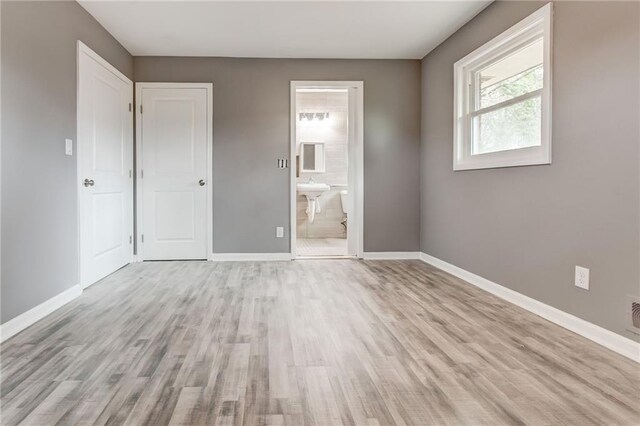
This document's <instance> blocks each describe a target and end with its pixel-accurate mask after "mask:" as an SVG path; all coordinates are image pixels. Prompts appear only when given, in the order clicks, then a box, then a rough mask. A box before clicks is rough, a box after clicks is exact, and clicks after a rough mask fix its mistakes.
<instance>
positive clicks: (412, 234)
mask: <svg viewBox="0 0 640 426" xmlns="http://www.w3.org/2000/svg"><path fill="white" fill-rule="evenodd" d="M134 69H135V71H134V75H135V81H138V82H145V81H146V82H151V81H166V82H212V83H213V92H214V94H213V185H214V190H213V193H214V200H213V203H214V208H213V232H214V241H213V246H214V252H217V253H242V252H248V253H255V252H289V227H290V219H289V213H290V211H289V170H279V169H277V168H276V159H277V158H279V157H286V158H288V157H289V150H290V148H289V147H290V145H289V137H290V134H289V120H290V117H289V104H290V98H289V84H290V81H291V80H363V81H364V103H365V105H364V163H365V166H364V181H365V182H364V185H365V195H364V204H365V207H364V209H365V215H364V246H365V250H366V251H416V250H418V248H419V244H420V242H419V229H420V212H419V209H420V171H419V167H420V61H415V60H389V61H385V60H305V59H232V58H184V57H181V58H171V57H169V58H166V57H165V58H160V57H136V58H135V60H134ZM276 226H284V227H285V230H286V232H285V238H284V239H277V238H275V228H276Z"/></svg>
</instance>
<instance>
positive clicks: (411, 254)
mask: <svg viewBox="0 0 640 426" xmlns="http://www.w3.org/2000/svg"><path fill="white" fill-rule="evenodd" d="M420 254H421V253H420V252H419V251H366V252H364V253H363V256H362V258H363V259H365V260H417V259H420Z"/></svg>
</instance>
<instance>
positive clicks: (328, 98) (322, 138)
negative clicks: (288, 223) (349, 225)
mask: <svg viewBox="0 0 640 426" xmlns="http://www.w3.org/2000/svg"><path fill="white" fill-rule="evenodd" d="M296 97H297V98H296V104H297V111H296V112H297V113H296V117H298V114H299V113H304V112H307V113H311V112H313V113H316V112H321V113H324V112H328V113H329V117H328V118H325V119H324V120H322V121H320V120H317V119H315V120H311V121H309V120H307V119H303V120H298V127H297V138H296V148H297V152H298V154H299V153H300V144H301V143H302V142H323V143H324V149H325V172H324V173H306V172H301V173H300V175H299V177H298V179H297V180H298V182H307V181H309V179H310V178H313V180H314V181H315V182H320V183H326V184H328V185H331V190H329V191H327V192H325V193H324V194H322V196H320V197H319V198H318V200H319V202H320V208H321V212H320V213H316V216H315V219H314V221H313V223H309V221H308V219H307V214H306V208H307V200H306V198H305V197H304V196H302V195H298V197H297V199H296V201H297V202H296V217H297V236H298V238H345V237H346V229H345V227H344V226H343V225H342V224H341V223H340V222H341V221H342V219H343V217H344V214H343V212H342V203H341V201H340V191H341V190H343V189H347V187H346V185H347V171H348V157H347V155H348V94H347V92H301V93H297V95H296Z"/></svg>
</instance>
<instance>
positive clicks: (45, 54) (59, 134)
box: [0, 1, 133, 323]
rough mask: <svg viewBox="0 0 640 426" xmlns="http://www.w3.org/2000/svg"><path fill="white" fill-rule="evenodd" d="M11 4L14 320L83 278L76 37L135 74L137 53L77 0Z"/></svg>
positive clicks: (8, 263) (6, 227)
mask: <svg viewBox="0 0 640 426" xmlns="http://www.w3.org/2000/svg"><path fill="white" fill-rule="evenodd" d="M1 7H2V23H1V24H2V47H1V51H2V114H3V117H2V230H1V232H2V233H1V235H2V251H1V252H2V277H1V279H2V288H1V294H0V296H1V298H2V306H1V311H2V315H1V317H0V320H1V322H2V323H4V322H6V321H8V320H10V319H11V318H13V317H15V316H17V315H19V314H21V313H23V312H25V311H27V310H29V309H31V308H33V307H34V306H37V305H38V304H40V303H42V302H44V301H45V300H48V299H50V298H51V297H53V296H56V295H57V294H59V293H61V292H63V291H64V290H66V289H68V288H70V287H72V286H74V285H76V284H78V250H77V241H78V230H77V204H76V156H75V152H74V155H73V156H72V157H68V156H65V155H64V140H65V138H71V139H73V141H74V145H75V141H76V40H78V39H80V40H82V41H83V42H84V43H85V44H87V45H88V46H89V47H91V48H92V49H94V50H95V51H96V52H97V53H98V54H100V55H101V56H103V57H104V58H105V59H107V60H108V61H109V62H111V64H113V65H114V66H116V67H117V68H118V69H120V71H122V72H123V73H125V74H126V75H128V76H129V77H132V75H133V58H132V57H131V55H129V53H128V52H127V51H126V50H125V49H124V48H123V47H122V46H121V45H120V44H119V43H118V42H117V41H116V40H115V39H114V38H113V37H111V35H109V33H107V32H106V30H104V28H102V27H101V26H100V25H99V24H98V23H97V22H96V21H95V19H93V17H92V16H91V15H89V14H88V13H87V12H86V11H85V10H84V9H83V8H82V7H80V6H79V5H78V4H77V3H76V2H72V1H64V2H6V1H3V2H2V3H1ZM74 148H75V146H74ZM74 151H75V150H74Z"/></svg>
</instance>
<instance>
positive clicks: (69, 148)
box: [64, 139, 73, 155]
mask: <svg viewBox="0 0 640 426" xmlns="http://www.w3.org/2000/svg"><path fill="white" fill-rule="evenodd" d="M64 155H73V141H72V140H71V139H65V140H64Z"/></svg>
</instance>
